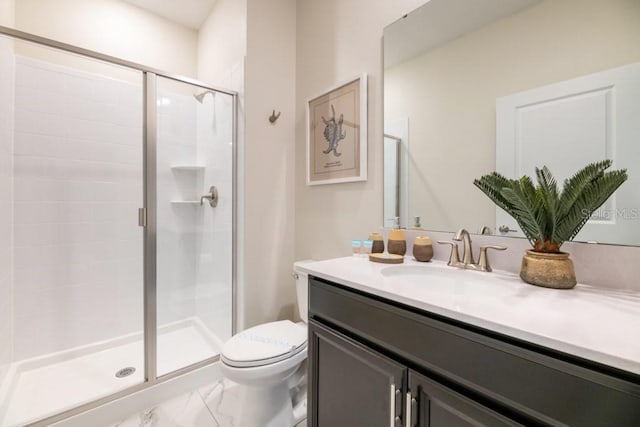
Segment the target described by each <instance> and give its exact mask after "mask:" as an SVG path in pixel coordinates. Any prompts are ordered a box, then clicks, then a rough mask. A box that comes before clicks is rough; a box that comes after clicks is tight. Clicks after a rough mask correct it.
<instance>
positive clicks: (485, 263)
mask: <svg viewBox="0 0 640 427" xmlns="http://www.w3.org/2000/svg"><path fill="white" fill-rule="evenodd" d="M453 240H454V241H453V242H448V241H442V240H438V243H442V244H447V245H451V255H450V256H449V262H448V263H447V265H450V266H451V267H457V268H463V269H469V270H477V271H486V272H489V271H492V269H491V265H490V264H489V257H488V255H487V250H489V249H495V250H497V251H504V250H506V249H507V248H506V247H505V246H495V245H487V246H481V247H480V258H479V259H478V262H477V263H476V262H475V260H474V259H473V249H472V247H471V236H470V235H469V232H468V231H467V230H465V229H464V228H461V229H460V230H458V232H457V233H456V234H455V236H453ZM460 241H462V244H463V252H462V254H463V255H462V261H460V256H459V255H458V244H457V243H456V242H460Z"/></svg>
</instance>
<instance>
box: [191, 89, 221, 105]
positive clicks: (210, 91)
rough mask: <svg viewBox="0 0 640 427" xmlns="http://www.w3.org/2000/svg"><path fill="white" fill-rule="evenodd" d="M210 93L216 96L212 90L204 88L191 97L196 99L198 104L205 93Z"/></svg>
mask: <svg viewBox="0 0 640 427" xmlns="http://www.w3.org/2000/svg"><path fill="white" fill-rule="evenodd" d="M208 93H210V94H211V95H212V96H214V97H215V96H216V93H215V92H214V91H212V90H205V91H204V92H202V93H196V94H195V95H193V97H194V98H195V99H196V101H198V102H199V103H200V104H202V100H203V99H204V97H205V95H206V94H208Z"/></svg>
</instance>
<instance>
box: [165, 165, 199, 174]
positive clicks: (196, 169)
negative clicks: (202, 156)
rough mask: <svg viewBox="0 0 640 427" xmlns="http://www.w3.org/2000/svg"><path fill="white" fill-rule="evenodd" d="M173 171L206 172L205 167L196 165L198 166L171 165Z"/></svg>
mask: <svg viewBox="0 0 640 427" xmlns="http://www.w3.org/2000/svg"><path fill="white" fill-rule="evenodd" d="M171 170H174V171H192V172H200V171H203V170H204V165H196V164H179V165H171Z"/></svg>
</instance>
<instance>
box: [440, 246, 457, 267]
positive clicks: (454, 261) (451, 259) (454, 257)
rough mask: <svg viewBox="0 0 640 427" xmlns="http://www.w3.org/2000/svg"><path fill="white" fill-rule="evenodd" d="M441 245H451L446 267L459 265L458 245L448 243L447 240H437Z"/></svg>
mask: <svg viewBox="0 0 640 427" xmlns="http://www.w3.org/2000/svg"><path fill="white" fill-rule="evenodd" d="M438 243H440V244H441V245H451V254H450V255H449V262H448V263H447V265H458V264H460V254H459V253H458V244H457V243H456V242H450V241H448V240H438Z"/></svg>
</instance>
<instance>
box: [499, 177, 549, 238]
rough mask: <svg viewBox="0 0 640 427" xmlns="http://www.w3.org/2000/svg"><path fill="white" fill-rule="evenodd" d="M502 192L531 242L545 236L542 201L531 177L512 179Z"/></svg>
mask: <svg viewBox="0 0 640 427" xmlns="http://www.w3.org/2000/svg"><path fill="white" fill-rule="evenodd" d="M502 194H503V195H504V197H505V198H506V199H507V200H508V201H509V203H511V205H512V207H513V208H512V211H511V212H509V214H510V215H511V216H512V217H514V218H515V220H516V221H517V222H518V225H519V226H520V228H521V229H522V232H523V233H524V234H525V236H527V239H529V242H530V243H531V244H534V242H535V241H536V240H540V239H541V238H542V237H543V236H544V231H543V229H542V227H541V226H540V221H539V219H540V218H539V216H540V201H539V199H538V197H537V195H536V189H535V187H534V186H533V182H531V178H529V177H528V176H523V177H522V178H521V179H520V180H519V181H512V185H511V186H510V187H505V188H503V189H502Z"/></svg>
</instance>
